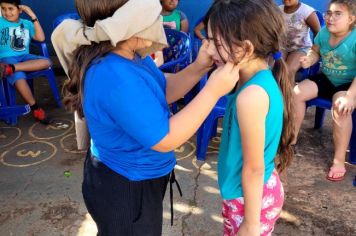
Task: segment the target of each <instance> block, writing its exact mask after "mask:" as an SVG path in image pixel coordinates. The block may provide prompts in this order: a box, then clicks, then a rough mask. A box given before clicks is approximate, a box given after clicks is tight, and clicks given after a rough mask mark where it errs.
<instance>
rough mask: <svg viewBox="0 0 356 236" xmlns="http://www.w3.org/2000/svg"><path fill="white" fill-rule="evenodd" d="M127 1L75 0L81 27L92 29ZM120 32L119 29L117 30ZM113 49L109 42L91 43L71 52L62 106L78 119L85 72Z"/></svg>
mask: <svg viewBox="0 0 356 236" xmlns="http://www.w3.org/2000/svg"><path fill="white" fill-rule="evenodd" d="M127 1H128V0H100V1H97V0H75V4H76V8H77V11H78V13H79V15H80V17H81V19H82V21H83V27H84V26H89V27H93V26H94V24H95V22H96V21H97V20H102V19H105V18H107V17H110V16H112V15H113V14H114V12H115V11H116V10H117V9H119V8H120V7H121V6H122V5H124V4H125V3H126V2H127ZM118 30H120V29H118ZM112 49H113V46H112V45H111V43H110V41H104V42H100V43H95V42H92V44H91V45H83V46H80V47H78V48H77V49H76V50H75V51H74V52H73V57H72V61H71V63H70V65H69V69H68V74H69V78H70V79H69V80H67V81H66V83H65V84H64V87H63V93H64V99H63V102H64V105H65V106H66V107H67V108H69V109H71V110H76V111H77V112H78V115H79V117H80V118H82V117H83V116H84V113H83V88H84V77H85V71H86V70H87V69H88V66H89V65H90V63H91V62H92V61H93V59H95V58H99V57H102V56H104V55H105V54H107V53H108V52H110V51H111V50H112Z"/></svg>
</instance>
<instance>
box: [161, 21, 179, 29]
mask: <svg viewBox="0 0 356 236" xmlns="http://www.w3.org/2000/svg"><path fill="white" fill-rule="evenodd" d="M163 26H166V27H168V28H170V29H177V24H176V22H175V21H169V22H163Z"/></svg>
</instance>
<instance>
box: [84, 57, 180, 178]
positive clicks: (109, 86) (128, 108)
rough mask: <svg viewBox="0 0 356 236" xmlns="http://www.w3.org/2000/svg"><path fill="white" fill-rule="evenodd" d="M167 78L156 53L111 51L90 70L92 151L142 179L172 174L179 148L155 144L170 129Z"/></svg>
mask: <svg viewBox="0 0 356 236" xmlns="http://www.w3.org/2000/svg"><path fill="white" fill-rule="evenodd" d="M165 91H166V80H165V77H164V75H163V73H162V72H161V71H159V70H158V68H157V67H156V65H155V64H154V62H153V61H152V59H151V58H150V57H146V58H144V59H141V58H138V57H137V58H135V59H134V60H133V61H131V60H128V59H125V58H123V57H121V56H119V55H117V54H114V53H109V54H108V55H106V56H105V57H103V58H100V59H99V60H96V61H95V62H93V63H92V65H91V66H90V68H89V69H88V70H87V72H86V75H85V83H84V116H85V118H86V120H87V123H88V127H89V132H90V136H91V152H92V154H93V155H94V156H96V157H97V158H98V159H99V160H100V161H102V162H103V163H104V164H105V165H107V166H108V167H109V168H111V169H112V170H114V171H115V172H117V173H119V174H120V175H123V176H125V177H126V178H128V179H130V180H133V181H139V180H145V179H153V178H158V177H161V176H164V175H167V174H168V173H170V172H171V171H172V169H173V168H174V166H175V164H176V160H175V156H174V152H173V151H171V152H165V153H163V152H157V151H154V150H153V149H151V147H152V146H154V145H155V144H157V143H159V141H160V140H161V139H162V138H164V137H165V136H166V135H167V133H168V132H169V116H170V111H169V106H168V104H167V101H166V96H165Z"/></svg>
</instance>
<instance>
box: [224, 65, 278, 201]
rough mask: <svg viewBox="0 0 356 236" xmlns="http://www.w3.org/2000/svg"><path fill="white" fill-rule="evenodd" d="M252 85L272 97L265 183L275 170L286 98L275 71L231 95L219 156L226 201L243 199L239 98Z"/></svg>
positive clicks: (256, 77) (263, 73) (258, 75)
mask: <svg viewBox="0 0 356 236" xmlns="http://www.w3.org/2000/svg"><path fill="white" fill-rule="evenodd" d="M250 85H258V86H260V87H262V88H263V89H264V90H265V91H266V93H267V94H268V97H269V110H268V113H267V117H266V122H265V146H264V165H265V173H264V183H266V182H267V181H268V179H269V178H270V176H271V174H272V172H273V170H274V168H275V164H274V158H275V156H276V154H277V150H278V146H279V140H280V137H281V134H282V127H283V109H284V105H283V96H282V93H281V91H280V89H279V86H278V84H277V82H276V80H275V79H274V77H273V74H272V72H271V71H270V70H262V71H259V72H257V73H256V74H255V75H254V76H253V77H252V78H251V79H250V80H249V81H247V82H246V83H245V84H244V85H243V86H242V87H241V88H240V89H239V90H237V91H236V92H235V93H234V94H232V95H229V96H228V103H227V107H226V112H225V116H224V123H223V134H222V137H221V143H220V151H219V157H218V183H219V187H220V193H221V196H222V198H223V199H225V200H231V199H235V198H239V197H243V192H242V165H243V158H242V144H241V134H240V126H239V122H238V119H237V114H236V112H239V111H237V109H236V97H237V96H238V95H239V94H240V93H241V92H242V91H243V90H244V89H245V88H247V87H248V86H250Z"/></svg>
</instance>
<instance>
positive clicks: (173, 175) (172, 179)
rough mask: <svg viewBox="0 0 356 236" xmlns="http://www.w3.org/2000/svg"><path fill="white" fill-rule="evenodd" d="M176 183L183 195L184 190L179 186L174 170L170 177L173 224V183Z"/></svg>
mask: <svg viewBox="0 0 356 236" xmlns="http://www.w3.org/2000/svg"><path fill="white" fill-rule="evenodd" d="M174 182H175V183H176V185H177V188H178V191H179V194H180V196H181V197H182V196H183V194H182V190H181V188H180V186H179V183H178V181H177V180H176V175H175V174H174V170H172V172H171V176H170V177H169V198H170V202H171V226H172V225H173V183H174Z"/></svg>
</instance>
